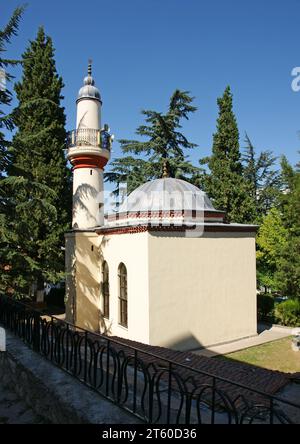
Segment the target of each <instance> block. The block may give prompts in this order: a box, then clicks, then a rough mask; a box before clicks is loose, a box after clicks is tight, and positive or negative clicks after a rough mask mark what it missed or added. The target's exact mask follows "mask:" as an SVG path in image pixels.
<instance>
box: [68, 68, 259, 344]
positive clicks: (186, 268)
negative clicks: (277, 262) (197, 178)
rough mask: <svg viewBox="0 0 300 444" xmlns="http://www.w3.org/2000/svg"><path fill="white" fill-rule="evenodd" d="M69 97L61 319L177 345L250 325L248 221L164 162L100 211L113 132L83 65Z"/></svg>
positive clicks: (243, 333)
mask: <svg viewBox="0 0 300 444" xmlns="http://www.w3.org/2000/svg"><path fill="white" fill-rule="evenodd" d="M76 104H77V123H76V130H74V131H72V132H71V133H70V135H69V144H68V151H67V157H68V159H69V161H70V162H71V164H72V166H73V221H72V230H71V231H69V232H67V233H66V235H65V237H66V271H67V279H66V281H67V282H66V284H67V285H66V319H67V321H69V322H72V323H74V324H76V325H78V326H79V327H82V328H86V329H89V330H92V331H96V332H101V333H105V334H108V335H113V336H118V337H122V338H127V339H131V340H134V341H139V342H142V343H145V344H150V345H156V346H165V347H170V348H174V349H177V350H188V349H194V348H198V347H201V346H210V345H215V344H220V343H225V342H229V341H234V340H237V339H240V338H245V337H249V336H253V335H256V333H257V323H256V259H255V232H256V227H255V226H252V225H240V224H233V223H230V224H228V223H224V217H225V214H224V212H222V211H218V210H216V209H215V208H214V207H213V205H212V203H211V201H210V200H209V198H208V197H207V195H206V194H205V193H203V192H202V191H201V190H200V189H199V188H197V187H195V186H194V185H192V184H190V183H188V182H185V181H183V180H179V179H173V178H170V177H167V176H168V174H167V169H166V168H164V172H163V175H162V178H161V179H157V180H153V181H151V182H147V183H145V184H143V185H141V186H140V187H138V188H137V189H136V190H135V191H133V192H132V193H131V194H130V195H129V196H128V197H127V198H126V199H125V201H123V203H122V204H121V205H120V206H119V207H118V208H119V209H118V212H113V213H112V214H108V215H107V216H105V215H104V188H103V170H104V167H105V165H106V163H107V162H108V160H109V159H110V155H111V144H112V139H113V136H111V135H110V134H109V129H108V126H107V125H104V128H103V129H101V107H102V101H101V96H100V93H99V90H98V89H97V87H96V86H95V82H94V79H93V77H92V72H91V65H89V69H88V75H87V77H85V79H84V85H83V86H82V88H80V90H79V93H78V98H77V101H76Z"/></svg>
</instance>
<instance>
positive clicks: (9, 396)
mask: <svg viewBox="0 0 300 444" xmlns="http://www.w3.org/2000/svg"><path fill="white" fill-rule="evenodd" d="M1 424H46V421H45V420H43V418H41V417H39V416H38V415H36V414H35V413H34V412H33V410H32V409H31V408H29V407H28V406H27V405H26V404H25V403H24V402H23V401H22V400H21V399H20V398H19V397H18V396H17V395H16V394H15V393H14V392H13V391H12V390H10V389H8V388H7V387H4V386H3V385H2V381H0V425H1Z"/></svg>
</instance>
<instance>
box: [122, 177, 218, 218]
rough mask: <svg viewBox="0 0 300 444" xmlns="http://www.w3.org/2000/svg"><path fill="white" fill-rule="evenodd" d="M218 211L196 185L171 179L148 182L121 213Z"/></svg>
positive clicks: (124, 204) (133, 195)
mask: <svg viewBox="0 0 300 444" xmlns="http://www.w3.org/2000/svg"><path fill="white" fill-rule="evenodd" d="M166 210H176V211H182V210H185V211H192V210H197V211H200V210H202V211H216V210H215V208H214V206H213V204H212V203H211V201H210V199H209V198H208V196H207V195H206V193H204V192H203V191H201V190H200V188H198V187H196V186H195V185H193V184H191V183H189V182H186V181H185V180H181V179H174V178H171V177H168V178H163V179H156V180H153V181H151V182H146V183H144V184H143V185H140V186H139V187H138V188H137V189H136V190H134V191H133V192H132V193H131V194H130V195H129V196H128V197H127V198H126V199H125V201H124V203H123V204H122V206H121V207H120V210H119V212H120V213H122V212H124V211H127V212H137V211H139V212H140V211H143V212H144V211H166Z"/></svg>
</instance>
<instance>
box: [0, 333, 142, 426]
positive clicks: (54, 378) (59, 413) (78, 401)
mask: <svg viewBox="0 0 300 444" xmlns="http://www.w3.org/2000/svg"><path fill="white" fill-rule="evenodd" d="M6 334H7V344H6V352H0V384H1V385H2V386H4V387H9V388H10V389H11V390H13V391H14V392H15V393H16V394H17V395H18V396H19V397H20V398H21V399H22V400H23V401H24V402H25V403H26V404H27V405H28V407H30V408H31V409H32V410H33V411H34V412H35V413H36V414H38V415H39V416H40V417H43V418H45V420H46V421H47V422H51V423H53V424H88V423H90V424H132V423H138V422H139V420H138V419H137V418H135V417H134V416H132V415H130V414H128V413H127V412H125V411H123V410H122V409H120V408H119V407H117V406H116V405H114V404H112V403H111V402H109V401H108V400H106V399H105V398H103V397H102V396H100V395H99V394H98V393H96V392H94V391H93V390H91V389H89V388H88V387H86V386H85V385H83V384H81V383H80V382H79V381H77V380H76V379H74V378H73V377H72V376H71V375H68V374H67V373H65V372H64V371H62V370H60V369H59V368H57V367H55V366H54V365H53V364H51V363H50V362H48V361H47V360H45V359H44V358H42V357H41V356H40V355H39V354H37V353H35V352H33V351H32V350H30V349H29V348H28V347H27V346H26V345H25V344H23V342H22V341H21V340H20V339H18V338H16V337H14V336H12V335H11V334H10V333H8V332H6Z"/></svg>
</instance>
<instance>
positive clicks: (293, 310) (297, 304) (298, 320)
mask: <svg viewBox="0 0 300 444" xmlns="http://www.w3.org/2000/svg"><path fill="white" fill-rule="evenodd" d="M275 318H276V321H277V322H279V323H280V324H282V325H288V326H289V327H299V326H300V301H299V300H297V299H295V300H294V299H289V300H287V301H284V302H281V303H280V304H277V305H276V307H275Z"/></svg>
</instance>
